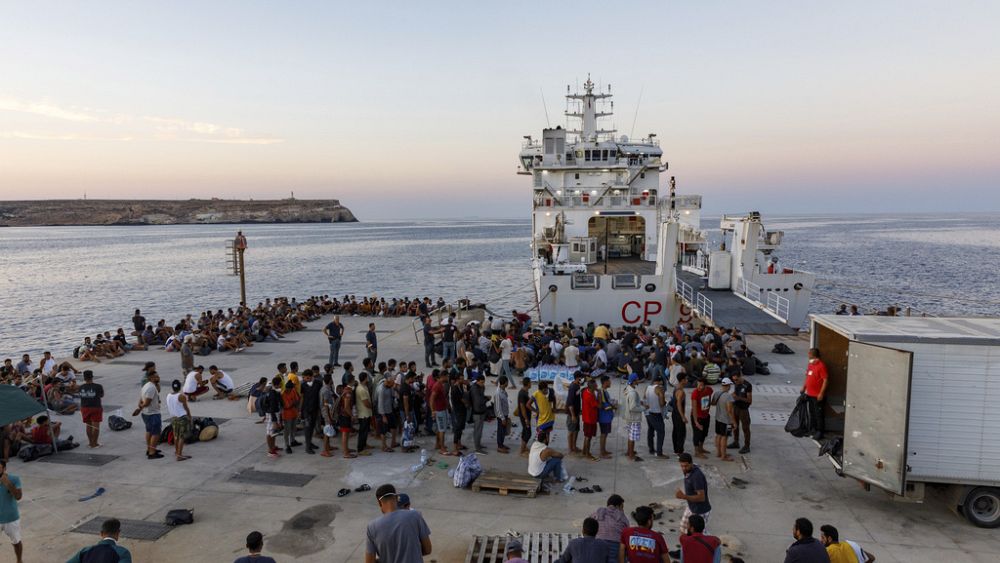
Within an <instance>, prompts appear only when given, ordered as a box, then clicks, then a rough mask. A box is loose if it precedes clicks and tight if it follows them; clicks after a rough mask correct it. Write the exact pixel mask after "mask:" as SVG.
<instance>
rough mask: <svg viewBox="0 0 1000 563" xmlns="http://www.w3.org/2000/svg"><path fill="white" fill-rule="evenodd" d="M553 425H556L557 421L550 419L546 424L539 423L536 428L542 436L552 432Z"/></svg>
mask: <svg viewBox="0 0 1000 563" xmlns="http://www.w3.org/2000/svg"><path fill="white" fill-rule="evenodd" d="M553 426H555V422H554V421H551V420H550V421H548V422H546V423H545V424H539V425H538V428H536V429H535V431H536V432H537V433H538V435H539V436H541V435H542V434H544V433H548V432H552V427H553Z"/></svg>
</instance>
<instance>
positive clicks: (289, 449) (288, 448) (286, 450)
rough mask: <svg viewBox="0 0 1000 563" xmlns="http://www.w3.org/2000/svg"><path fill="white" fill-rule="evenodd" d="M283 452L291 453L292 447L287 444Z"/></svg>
mask: <svg viewBox="0 0 1000 563" xmlns="http://www.w3.org/2000/svg"><path fill="white" fill-rule="evenodd" d="M285 453H286V454H290V453H292V447H291V446H288V447H287V448H285Z"/></svg>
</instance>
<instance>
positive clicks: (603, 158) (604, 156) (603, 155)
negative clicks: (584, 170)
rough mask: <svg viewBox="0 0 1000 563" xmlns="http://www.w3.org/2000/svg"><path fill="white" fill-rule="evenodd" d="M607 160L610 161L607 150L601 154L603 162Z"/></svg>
mask: <svg viewBox="0 0 1000 563" xmlns="http://www.w3.org/2000/svg"><path fill="white" fill-rule="evenodd" d="M607 159H608V151H606V150H605V151H602V152H601V160H607Z"/></svg>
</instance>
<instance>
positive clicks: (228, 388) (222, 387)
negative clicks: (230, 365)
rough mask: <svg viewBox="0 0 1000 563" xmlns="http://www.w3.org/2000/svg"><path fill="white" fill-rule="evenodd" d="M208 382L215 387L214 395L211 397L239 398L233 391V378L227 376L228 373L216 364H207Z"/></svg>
mask: <svg viewBox="0 0 1000 563" xmlns="http://www.w3.org/2000/svg"><path fill="white" fill-rule="evenodd" d="M208 373H209V378H208V383H209V384H210V385H211V386H212V388H213V389H215V396H214V397H212V398H213V399H226V398H228V399H229V400H235V399H239V397H237V396H236V395H235V394H234V393H233V389H235V385H234V384H233V378H232V377H229V374H228V373H226V372H224V371H222V370H221V369H219V368H217V367H216V366H208Z"/></svg>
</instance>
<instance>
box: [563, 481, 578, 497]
mask: <svg viewBox="0 0 1000 563" xmlns="http://www.w3.org/2000/svg"><path fill="white" fill-rule="evenodd" d="M575 482H576V477H570V478H569V479H567V480H566V484H565V485H563V492H564V493H566V494H567V495H568V494H571V493H572V492H573V483H575Z"/></svg>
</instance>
